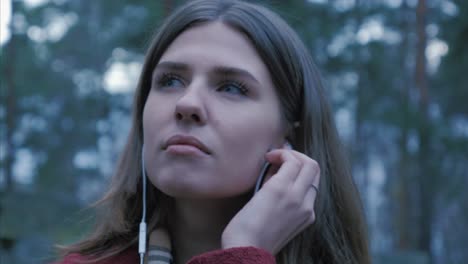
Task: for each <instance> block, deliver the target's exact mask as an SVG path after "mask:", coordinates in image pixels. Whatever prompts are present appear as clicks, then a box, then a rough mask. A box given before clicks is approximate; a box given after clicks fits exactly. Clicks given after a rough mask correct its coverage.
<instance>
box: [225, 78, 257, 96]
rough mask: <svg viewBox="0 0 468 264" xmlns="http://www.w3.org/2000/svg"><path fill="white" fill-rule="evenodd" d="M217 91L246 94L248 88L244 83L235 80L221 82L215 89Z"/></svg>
mask: <svg viewBox="0 0 468 264" xmlns="http://www.w3.org/2000/svg"><path fill="white" fill-rule="evenodd" d="M217 91H219V92H226V93H230V94H235V95H242V96H246V95H247V94H248V92H249V89H247V88H246V87H245V84H243V83H241V82H236V81H227V82H224V83H222V84H221V86H220V87H219V88H218V89H217Z"/></svg>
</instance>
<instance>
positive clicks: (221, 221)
mask: <svg viewBox="0 0 468 264" xmlns="http://www.w3.org/2000/svg"><path fill="white" fill-rule="evenodd" d="M245 202H246V199H245V198H239V197H236V198H231V199H219V200H194V199H178V198H176V200H175V208H174V209H175V210H174V211H173V214H174V215H173V216H172V217H171V218H172V219H174V222H173V223H172V224H171V227H170V229H171V234H172V245H173V254H174V263H176V264H177V263H187V261H188V260H189V259H190V258H192V257H193V256H196V255H199V254H201V253H204V252H207V251H211V250H215V249H219V248H221V235H222V233H223V230H224V228H225V227H226V225H227V224H228V223H229V221H230V220H231V219H232V218H233V217H234V215H235V214H236V213H237V212H238V211H239V210H240V209H241V208H242V206H243V205H244V204H245Z"/></svg>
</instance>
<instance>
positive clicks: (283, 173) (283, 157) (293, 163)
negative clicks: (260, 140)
mask: <svg viewBox="0 0 468 264" xmlns="http://www.w3.org/2000/svg"><path fill="white" fill-rule="evenodd" d="M266 159H267V161H268V162H270V163H271V164H273V165H276V166H279V169H278V172H277V173H276V174H275V175H274V176H273V178H272V179H270V181H272V180H275V182H276V181H278V182H282V183H283V184H287V185H288V186H289V185H290V184H292V183H293V182H294V180H295V179H296V177H297V175H298V174H299V172H300V170H301V167H302V164H301V162H300V161H299V160H298V159H297V158H296V157H295V156H294V155H293V154H292V153H291V152H290V150H284V149H277V150H273V151H270V152H268V153H267V154H266ZM270 181H269V182H270Z"/></svg>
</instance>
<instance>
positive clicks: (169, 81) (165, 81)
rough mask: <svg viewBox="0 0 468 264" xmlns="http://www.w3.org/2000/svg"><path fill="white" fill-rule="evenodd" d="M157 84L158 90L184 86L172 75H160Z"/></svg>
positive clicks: (178, 78)
mask: <svg viewBox="0 0 468 264" xmlns="http://www.w3.org/2000/svg"><path fill="white" fill-rule="evenodd" d="M157 84H158V87H159V88H177V87H183V86H184V82H183V81H182V78H180V77H179V76H178V75H176V74H173V73H163V74H161V76H160V77H159V78H158V79H157Z"/></svg>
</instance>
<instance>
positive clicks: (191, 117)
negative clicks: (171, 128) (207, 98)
mask: <svg viewBox="0 0 468 264" xmlns="http://www.w3.org/2000/svg"><path fill="white" fill-rule="evenodd" d="M197 90H199V89H197V88H195V87H188V88H187V89H186V91H185V93H184V94H183V95H182V96H181V97H180V98H179V99H178V101H177V103H176V108H175V118H176V120H177V121H181V122H192V123H195V124H199V125H200V124H204V123H205V122H206V110H205V109H204V104H203V98H202V95H201V94H200V93H201V91H197Z"/></svg>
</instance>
